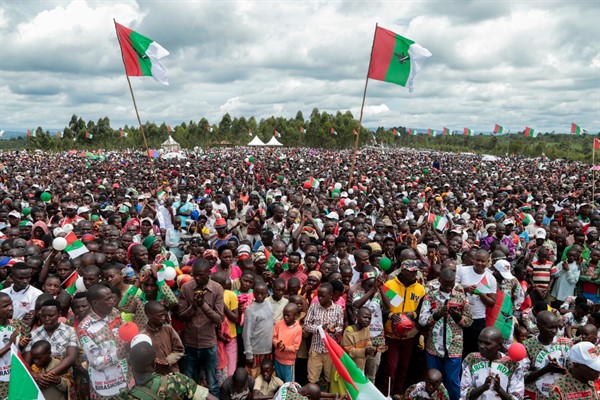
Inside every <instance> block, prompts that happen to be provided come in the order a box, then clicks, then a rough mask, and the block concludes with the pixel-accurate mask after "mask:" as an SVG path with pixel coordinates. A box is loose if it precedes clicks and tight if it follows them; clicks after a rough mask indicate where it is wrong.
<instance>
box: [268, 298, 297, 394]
mask: <svg viewBox="0 0 600 400" xmlns="http://www.w3.org/2000/svg"><path fill="white" fill-rule="evenodd" d="M297 318H298V306H297V305H296V304H294V303H289V304H288V305H286V306H285V308H284V309H283V320H281V321H278V322H277V323H276V324H275V328H274V330H273V346H275V373H276V374H277V376H278V377H279V378H280V379H281V380H282V381H283V382H292V380H293V375H294V374H293V367H294V364H295V362H296V355H297V354H298V349H299V348H300V344H301V343H302V326H300V323H299V322H298V321H297Z"/></svg>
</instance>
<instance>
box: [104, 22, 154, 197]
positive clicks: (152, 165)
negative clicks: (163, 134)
mask: <svg viewBox="0 0 600 400" xmlns="http://www.w3.org/2000/svg"><path fill="white" fill-rule="evenodd" d="M113 22H114V23H115V32H116V34H117V40H118V41H119V49H120V50H121V59H122V60H123V68H125V55H124V54H123V47H121V39H120V38H119V30H118V29H117V21H116V20H115V19H114V18H113ZM125 77H126V78H127V84H128V85H129V92H130V93H131V99H132V100H133V108H134V109H135V115H136V116H137V120H138V124H139V125H140V132H142V138H143V139H144V145H145V146H146V156H148V162H150V169H151V170H152V174H153V175H154V179H155V180H156V185H157V188H156V189H157V190H158V187H159V186H160V183H159V182H158V176H157V175H156V170H155V169H154V162H153V161H152V156H151V155H150V148H149V147H148V140H146V134H145V133H144V126H143V125H142V120H141V119H140V113H139V112H138V108H137V103H136V102H135V96H134V95H133V88H132V87H131V80H129V75H127V69H125Z"/></svg>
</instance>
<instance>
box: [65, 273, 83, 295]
mask: <svg viewBox="0 0 600 400" xmlns="http://www.w3.org/2000/svg"><path fill="white" fill-rule="evenodd" d="M77 278H79V274H78V273H77V271H73V272H71V275H69V277H68V278H67V279H65V280H64V282H63V283H61V286H62V287H63V288H64V289H65V290H66V291H67V293H69V294H70V295H71V296H72V295H74V294H75V292H77V286H75V282H76V281H77Z"/></svg>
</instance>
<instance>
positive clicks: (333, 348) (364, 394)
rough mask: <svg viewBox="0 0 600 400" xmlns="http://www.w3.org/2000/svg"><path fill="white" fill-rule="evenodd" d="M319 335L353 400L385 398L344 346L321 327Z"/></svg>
mask: <svg viewBox="0 0 600 400" xmlns="http://www.w3.org/2000/svg"><path fill="white" fill-rule="evenodd" d="M318 329H319V335H321V339H323V344H324V345H325V348H326V349H327V353H328V354H329V357H331V362H332V364H333V366H334V367H335V370H336V371H337V373H338V374H339V375H340V378H342V381H343V382H344V386H346V391H347V392H348V396H350V398H351V399H352V400H385V396H384V395H383V394H381V392H380V391H379V390H377V388H376V387H375V385H373V383H372V382H371V381H370V380H368V379H367V378H366V376H365V374H364V373H363V372H362V371H361V370H360V369H358V367H357V366H356V363H355V362H354V361H353V360H352V358H350V356H349V355H348V354H347V353H346V352H345V351H344V349H342V347H341V346H340V345H339V344H337V343H336V342H335V340H333V339H332V338H331V336H329V334H327V333H325V331H324V330H323V328H322V327H319V328H318Z"/></svg>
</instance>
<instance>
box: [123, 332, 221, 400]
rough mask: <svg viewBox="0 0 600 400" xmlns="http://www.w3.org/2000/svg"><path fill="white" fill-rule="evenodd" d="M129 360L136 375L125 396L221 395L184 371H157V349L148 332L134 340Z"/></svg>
mask: <svg viewBox="0 0 600 400" xmlns="http://www.w3.org/2000/svg"><path fill="white" fill-rule="evenodd" d="M129 363H130V364H131V369H132V372H133V377H134V379H135V386H134V387H133V388H131V389H129V390H123V391H122V392H121V398H122V399H128V400H129V399H131V400H134V399H139V400H146V399H169V400H171V399H173V400H176V399H181V400H183V399H194V400H205V399H206V400H216V399H217V398H216V397H214V396H213V395H211V394H210V393H209V392H208V389H206V388H205V387H202V386H200V385H197V384H196V382H194V381H193V380H192V379H190V378H188V377H187V376H185V375H183V374H180V373H172V374H168V375H159V374H157V373H156V351H155V350H154V348H153V347H152V341H151V339H150V338H149V337H148V336H147V335H144V334H140V335H137V336H136V337H134V338H133V340H132V341H131V351H130V353H129Z"/></svg>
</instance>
